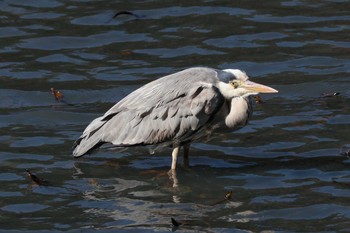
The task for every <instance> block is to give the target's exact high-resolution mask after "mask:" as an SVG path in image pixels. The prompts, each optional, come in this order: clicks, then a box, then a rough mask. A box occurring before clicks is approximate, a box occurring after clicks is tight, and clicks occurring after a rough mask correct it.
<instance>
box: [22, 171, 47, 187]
mask: <svg viewBox="0 0 350 233" xmlns="http://www.w3.org/2000/svg"><path fill="white" fill-rule="evenodd" d="M26 172H27V175H28V177H29V178H30V179H31V180H32V181H33V182H34V183H35V184H37V185H49V182H48V181H47V180H44V179H42V178H39V177H37V176H36V175H34V174H32V173H31V171H29V170H28V169H26Z"/></svg>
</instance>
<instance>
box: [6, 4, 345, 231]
mask: <svg viewBox="0 0 350 233" xmlns="http://www.w3.org/2000/svg"><path fill="white" fill-rule="evenodd" d="M349 7H350V5H349V3H348V1H297V0H294V1H264V2H263V3H262V2H261V3H260V2H253V1H249V2H248V1H247V2H241V1H238V2H232V3H228V2H225V1H222V2H220V1H202V2H198V1H196V2H194V1H186V2H182V3H181V2H180V3H179V4H178V5H174V2H173V1H159V2H153V1H133V2H132V4H130V2H129V1H116V2H113V1H104V0H101V1H89V0H87V1H63V0H61V1H60V0H51V1H30V2H29V1H20V0H4V1H2V2H1V3H0V9H1V12H2V14H1V16H0V22H1V27H0V52H1V56H0V80H1V85H0V88H1V89H0V99H1V101H0V132H1V133H0V159H1V165H0V181H1V185H2V188H1V191H0V196H1V199H0V200H1V202H0V228H1V231H3V232H61V231H64V232H67V231H68V232H70V231H72V232H75V231H80V232H94V231H96V230H98V231H100V232H129V231H130V232H139V231H143V232H169V231H171V230H178V231H179V232H296V231H302V232H348V231H350V204H349V203H350V199H349V196H350V173H349V168H350V162H349V159H348V157H346V155H345V154H344V150H345V149H344V148H349V143H350V142H349V131H350V127H349V123H350V107H349V102H350V91H349V73H350V69H349V67H350V60H349V48H350V43H349V40H348V35H349V32H350V26H349V21H350V16H349V11H348V9H349ZM121 10H128V11H131V12H133V13H134V14H136V15H137V17H135V16H132V15H120V16H118V17H117V18H115V19H113V20H111V18H112V16H113V15H114V14H115V13H116V12H118V11H121ZM192 66H209V67H215V68H220V69H225V68H239V69H242V70H246V71H247V73H248V74H249V75H250V76H251V78H252V80H255V81H257V82H261V83H264V84H266V85H270V86H272V87H274V88H276V89H278V90H279V91H280V92H279V93H278V94H276V95H262V96H261V97H262V99H263V101H264V102H263V103H262V104H257V105H256V107H255V112H254V117H253V120H252V121H251V122H250V124H249V125H248V126H247V127H245V128H243V129H242V130H240V131H238V132H233V133H229V134H225V135H222V136H221V137H219V138H216V139H215V140H213V141H211V142H209V143H197V144H194V145H193V148H192V151H191V152H192V156H191V158H190V159H191V160H190V162H191V168H190V169H185V168H182V167H181V166H180V168H179V169H178V171H177V177H172V178H170V177H169V176H168V174H167V171H168V169H169V166H170V163H171V158H170V153H171V151H170V150H165V151H162V152H156V153H155V154H153V155H149V151H147V150H146V149H142V148H134V149H131V150H127V151H122V152H115V153H112V152H108V151H99V152H97V153H95V154H94V155H92V156H86V157H83V158H81V159H78V160H77V159H73V158H72V157H71V147H72V144H73V141H74V140H75V139H76V138H77V137H78V136H79V135H80V133H81V132H82V131H83V129H84V128H85V126H86V125H87V124H88V123H89V122H90V121H91V120H92V119H94V118H95V117H97V116H99V115H101V114H102V113H104V112H105V111H106V110H107V109H108V108H109V107H111V106H112V105H113V104H114V103H115V102H117V101H118V100H120V99H121V98H122V97H124V96H125V95H127V94H128V93H130V92H131V91H132V90H135V89H136V88H137V87H139V86H141V85H143V84H145V83H147V82H149V81H151V80H153V79H155V78H157V77H160V76H163V75H166V74H169V73H173V72H176V71H179V70H182V69H184V68H188V67H192ZM51 87H54V88H56V89H58V90H60V91H61V92H62V93H63V95H64V100H65V102H64V103H57V102H56V101H55V100H54V98H53V96H52V95H51V93H50V88H51ZM326 92H327V93H334V92H339V93H340V95H338V96H332V97H325V98H323V97H322V93H326ZM25 169H30V170H31V171H32V172H33V173H35V174H36V175H37V176H39V177H42V178H45V179H46V180H48V181H49V182H50V184H51V185H50V186H37V185H33V184H32V182H31V181H30V180H29V179H28V177H27V176H26V173H25ZM175 178H176V179H175ZM174 184H177V187H175V188H174V187H173V186H174ZM230 190H232V191H233V195H232V199H231V200H230V201H225V200H224V196H225V194H226V192H228V191H230ZM171 218H174V219H176V220H177V221H178V222H181V223H182V225H180V227H179V228H177V229H176V228H172V227H171V221H170V219H171Z"/></svg>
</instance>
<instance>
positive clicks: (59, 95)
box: [51, 87, 63, 102]
mask: <svg viewBox="0 0 350 233" xmlns="http://www.w3.org/2000/svg"><path fill="white" fill-rule="evenodd" d="M51 93H52V94H53V96H54V97H55V100H56V101H57V102H60V101H61V100H62V99H63V94H62V93H61V92H60V91H59V90H56V89H55V88H53V87H51Z"/></svg>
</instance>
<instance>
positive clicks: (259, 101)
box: [254, 95, 264, 104]
mask: <svg viewBox="0 0 350 233" xmlns="http://www.w3.org/2000/svg"><path fill="white" fill-rule="evenodd" d="M254 99H255V102H256V103H257V104H262V103H264V101H263V100H262V98H261V97H260V96H259V95H255V96H254Z"/></svg>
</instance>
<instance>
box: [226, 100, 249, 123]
mask: <svg viewBox="0 0 350 233" xmlns="http://www.w3.org/2000/svg"><path fill="white" fill-rule="evenodd" d="M228 101H229V106H230V109H229V113H228V115H227V116H226V118H225V124H226V126H227V127H228V128H230V129H232V128H241V127H243V126H245V125H246V124H247V123H248V120H249V118H250V115H251V113H252V112H253V111H252V110H253V109H252V105H251V102H250V100H249V97H235V98H232V99H231V100H228Z"/></svg>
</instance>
